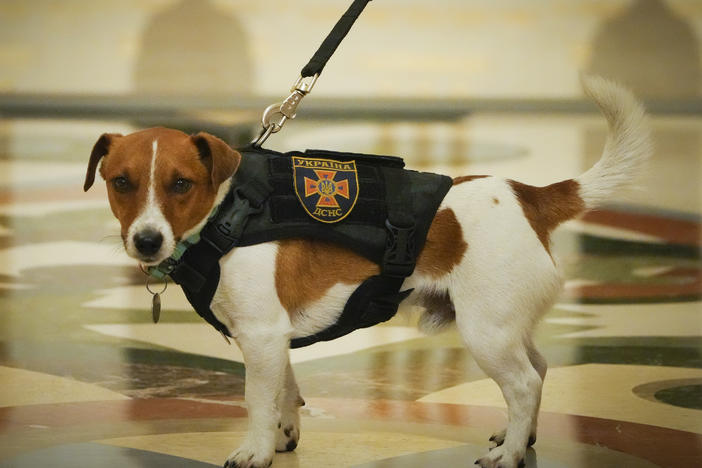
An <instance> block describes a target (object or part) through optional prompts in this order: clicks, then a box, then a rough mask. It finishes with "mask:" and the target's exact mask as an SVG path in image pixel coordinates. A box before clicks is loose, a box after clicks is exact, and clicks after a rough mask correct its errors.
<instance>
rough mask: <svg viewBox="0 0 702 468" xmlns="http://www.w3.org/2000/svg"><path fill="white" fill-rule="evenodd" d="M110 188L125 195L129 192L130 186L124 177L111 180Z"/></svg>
mask: <svg viewBox="0 0 702 468" xmlns="http://www.w3.org/2000/svg"><path fill="white" fill-rule="evenodd" d="M112 187H114V189H115V190H116V191H117V192H119V193H126V192H129V191H130V190H131V188H132V184H130V183H129V180H127V178H126V177H124V176H119V177H115V178H114V179H112Z"/></svg>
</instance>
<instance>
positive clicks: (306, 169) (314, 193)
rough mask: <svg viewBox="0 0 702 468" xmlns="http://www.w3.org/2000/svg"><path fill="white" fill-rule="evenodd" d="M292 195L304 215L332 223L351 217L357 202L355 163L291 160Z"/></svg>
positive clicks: (297, 158) (304, 159) (295, 157)
mask: <svg viewBox="0 0 702 468" xmlns="http://www.w3.org/2000/svg"><path fill="white" fill-rule="evenodd" d="M292 163H293V183H294V184H295V193H296V194H297V198H298V200H300V203H301V204H302V207H303V208H304V209H305V211H306V212H307V214H308V215H310V216H311V217H313V218H314V219H316V220H317V221H321V222H323V223H336V222H337V221H341V220H342V219H344V218H345V217H347V216H348V215H349V213H351V210H353V207H354V205H355V204H356V200H357V199H358V173H357V172H356V161H334V160H332V159H317V158H303V157H299V156H293V157H292Z"/></svg>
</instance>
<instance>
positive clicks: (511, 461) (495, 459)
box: [475, 447, 524, 468]
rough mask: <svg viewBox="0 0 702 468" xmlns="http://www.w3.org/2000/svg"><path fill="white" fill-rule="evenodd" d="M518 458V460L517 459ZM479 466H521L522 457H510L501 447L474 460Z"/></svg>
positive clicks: (519, 467)
mask: <svg viewBox="0 0 702 468" xmlns="http://www.w3.org/2000/svg"><path fill="white" fill-rule="evenodd" d="M517 460H518V461H517ZM475 464H476V465H478V466H480V468H523V467H524V458H523V457H510V456H509V454H505V453H504V450H503V448H502V447H497V448H495V449H493V450H491V451H490V452H489V453H488V454H487V455H486V456H484V457H483V458H480V459H479V460H476V461H475Z"/></svg>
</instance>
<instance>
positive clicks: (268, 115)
mask: <svg viewBox="0 0 702 468" xmlns="http://www.w3.org/2000/svg"><path fill="white" fill-rule="evenodd" d="M317 78H319V73H316V74H315V75H313V76H312V78H311V80H309V81H306V77H303V76H300V77H299V78H298V79H297V81H295V83H294V84H293V85H292V87H291V88H290V92H291V94H290V96H288V97H287V98H285V100H284V101H283V102H276V103H275V104H271V105H270V106H268V107H266V109H265V110H264V111H263V116H262V117H261V126H262V127H263V128H262V130H261V133H260V134H259V135H258V137H257V138H256V139H255V140H254V141H253V142H252V144H253V146H255V147H260V146H261V145H262V144H263V143H264V142H265V141H266V140H267V139H268V137H269V136H271V134H273V133H278V132H279V131H280V130H281V129H282V128H283V125H285V122H287V121H288V120H292V119H294V118H295V116H296V115H297V107H298V106H299V105H300V102H302V98H303V97H305V96H307V95H308V94H309V93H310V91H312V88H313V87H314V85H315V83H317Z"/></svg>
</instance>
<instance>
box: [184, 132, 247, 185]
mask: <svg viewBox="0 0 702 468" xmlns="http://www.w3.org/2000/svg"><path fill="white" fill-rule="evenodd" d="M190 138H191V139H192V141H193V143H194V144H195V146H196V147H197V150H198V152H199V153H200V159H201V160H202V163H203V164H204V165H205V167H206V168H207V170H208V171H210V176H211V177H212V185H213V186H214V187H215V188H216V187H219V185H220V184H221V183H222V182H224V181H225V180H227V179H228V178H230V177H231V176H233V175H234V173H235V172H236V170H237V168H238V167H239V163H240V162H241V154H239V152H238V151H235V150H233V149H232V148H231V147H230V146H229V145H228V144H226V143H225V142H224V141H222V140H220V139H219V138H217V137H216V136H213V135H210V134H209V133H205V132H200V133H198V134H196V135H192V136H191V137H190Z"/></svg>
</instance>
